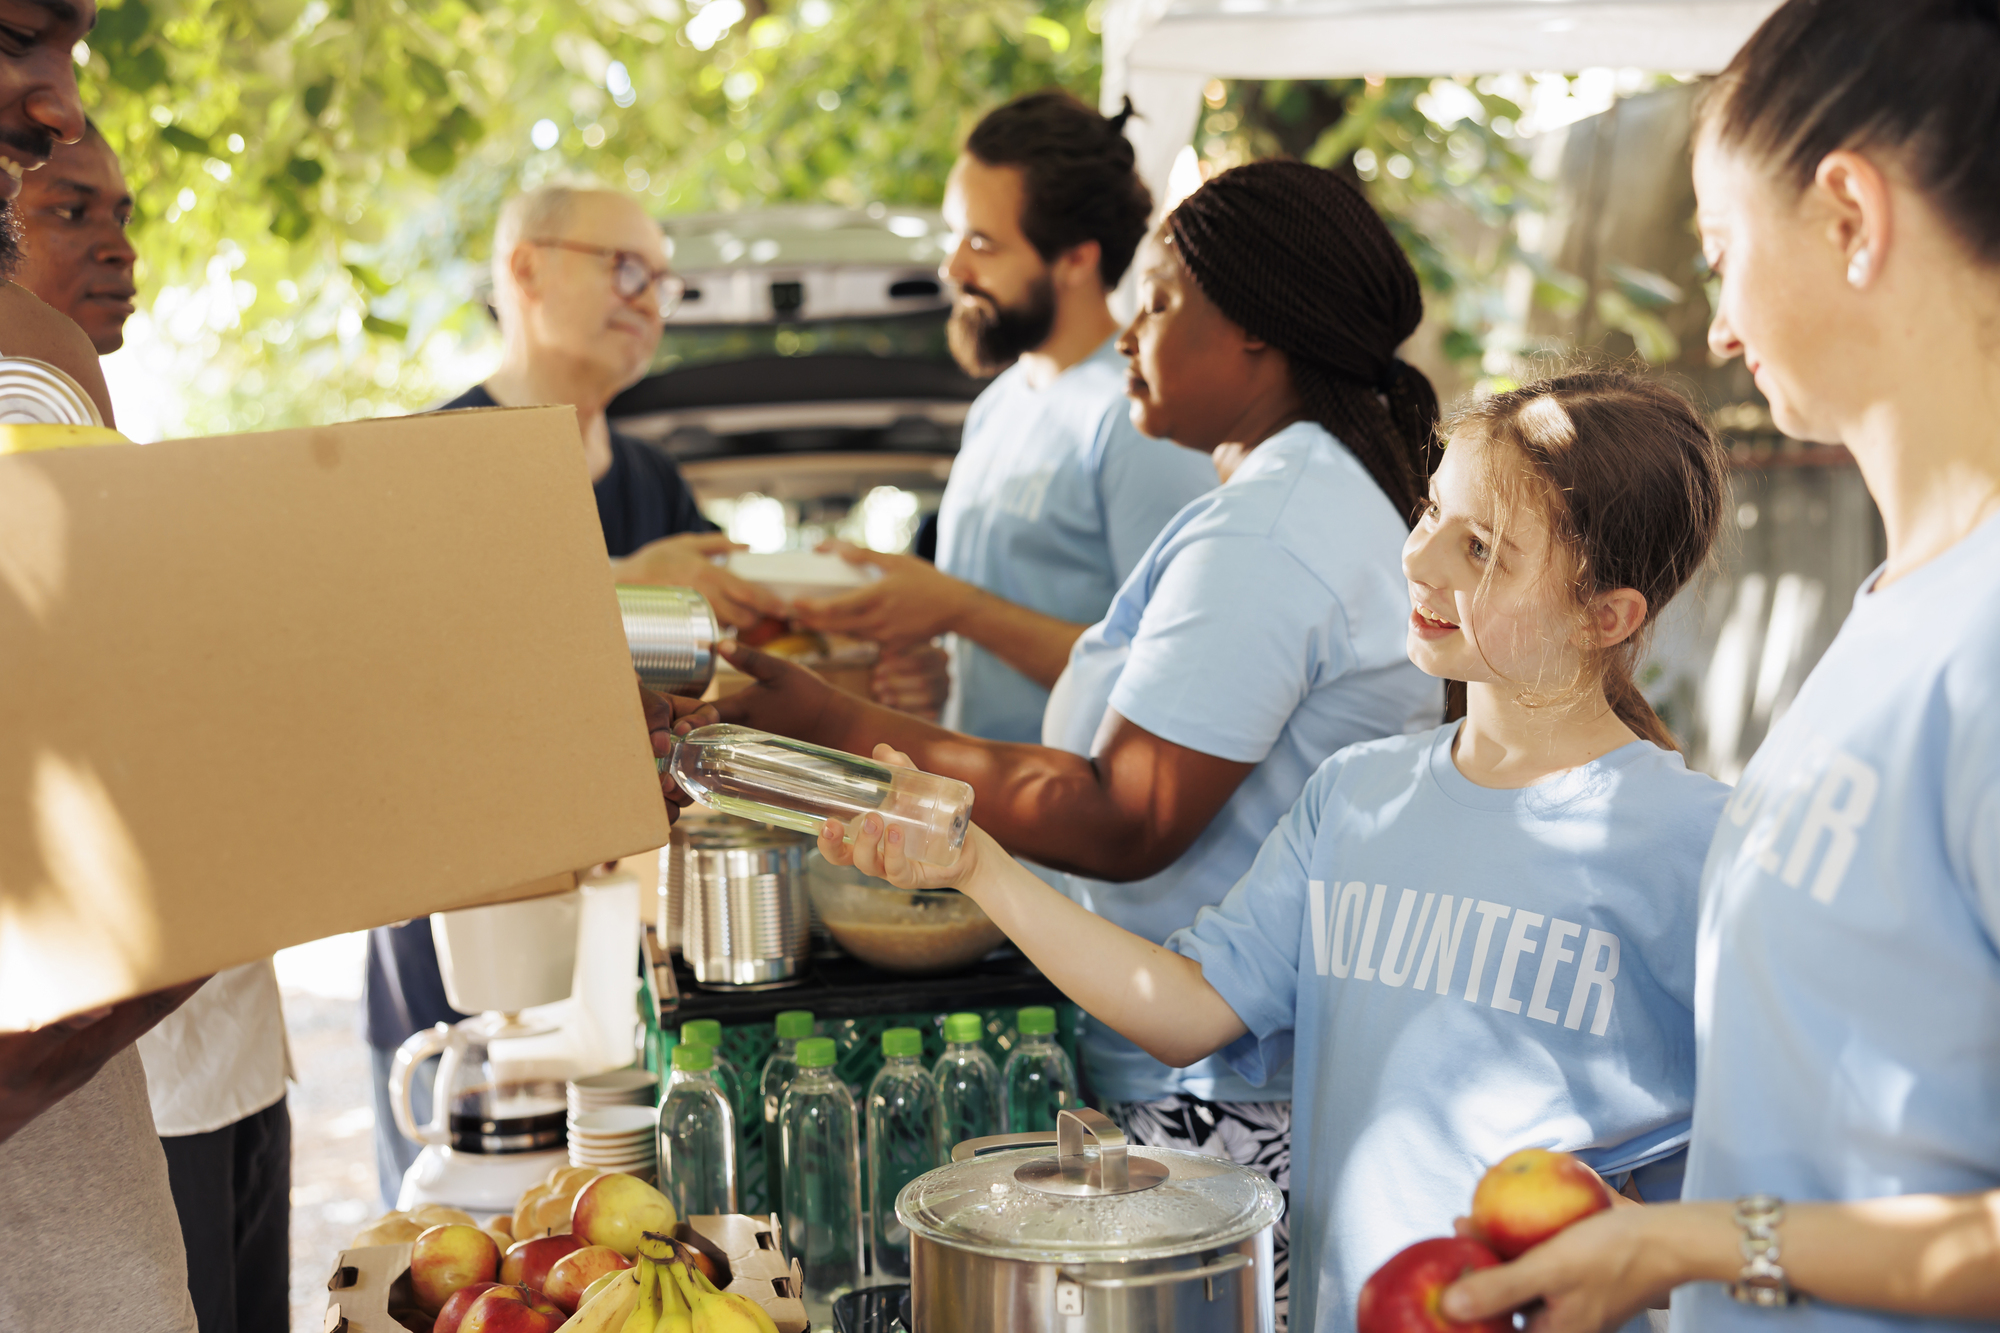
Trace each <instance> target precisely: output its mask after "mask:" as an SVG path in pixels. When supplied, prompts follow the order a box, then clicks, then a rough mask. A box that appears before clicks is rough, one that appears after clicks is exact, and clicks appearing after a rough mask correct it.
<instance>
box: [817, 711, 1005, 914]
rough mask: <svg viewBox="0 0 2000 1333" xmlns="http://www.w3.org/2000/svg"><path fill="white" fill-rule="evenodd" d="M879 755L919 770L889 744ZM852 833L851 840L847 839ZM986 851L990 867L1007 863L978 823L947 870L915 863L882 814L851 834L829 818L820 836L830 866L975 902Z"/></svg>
mask: <svg viewBox="0 0 2000 1333" xmlns="http://www.w3.org/2000/svg"><path fill="white" fill-rule="evenodd" d="M874 757H875V759H876V760H877V761H878V762H880V763H884V764H889V765H891V766H893V767H896V768H907V769H911V770H913V771H915V770H916V765H915V764H913V763H912V762H910V757H909V756H908V755H906V754H904V753H903V752H902V751H900V750H897V749H894V748H892V747H890V746H887V745H877V746H876V747H875V755H874ZM892 799H893V798H892ZM850 832H851V833H852V837H853V840H852V841H849V840H848V838H849V834H850ZM982 852H984V853H985V859H986V861H987V862H988V863H993V862H994V861H995V860H996V858H997V859H1000V860H1004V859H1006V853H1005V852H1002V851H1001V850H1000V847H999V845H998V844H997V843H995V842H994V841H993V839H992V838H991V837H989V836H987V833H986V831H985V830H984V829H982V828H980V827H979V825H977V824H972V825H970V826H968V827H967V828H966V830H965V841H964V842H963V843H962V844H960V846H959V848H958V854H957V856H956V857H955V858H954V859H953V861H952V863H951V864H950V865H943V866H939V865H928V864H926V863H924V862H922V861H914V860H911V859H910V857H909V856H908V855H907V854H906V853H905V851H904V836H903V830H902V829H901V828H898V827H895V826H893V825H889V824H888V822H887V821H886V820H884V819H883V818H882V817H881V816H880V815H875V814H870V815H864V816H862V818H861V819H860V821H859V822H858V825H857V826H856V827H854V828H853V829H851V830H850V829H849V828H848V827H847V826H845V825H843V824H842V823H841V822H840V821H839V820H837V819H829V820H827V821H826V824H825V825H824V826H823V827H822V828H821V829H820V832H819V854H820V855H821V856H823V857H825V858H826V859H827V862H828V863H829V864H831V865H837V866H853V867H854V868H855V869H856V870H859V871H860V872H861V873H862V874H864V875H873V876H874V877H875V878H877V879H886V880H888V881H889V882H890V883H891V884H894V885H895V886H896V887H897V888H899V889H962V890H965V891H966V893H967V894H968V895H970V896H972V897H973V898H975V899H977V897H978V895H977V894H976V893H974V892H973V890H972V889H971V888H970V887H969V886H970V884H971V881H972V880H973V879H974V878H975V877H976V876H977V874H978V872H979V868H980V864H981V853H982ZM981 905H982V906H984V904H983V903H982V904H981Z"/></svg>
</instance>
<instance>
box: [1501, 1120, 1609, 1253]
mask: <svg viewBox="0 0 2000 1333" xmlns="http://www.w3.org/2000/svg"><path fill="white" fill-rule="evenodd" d="M1610 1206H1611V1191H1610V1190H1608V1189H1606V1188H1605V1187H1604V1180H1603V1178H1602V1177H1601V1176H1599V1175H1598V1174H1597V1173H1596V1172H1595V1171H1593V1170H1591V1169H1590V1168H1589V1167H1587V1166H1585V1165H1584V1164H1583V1163H1582V1162H1581V1161H1579V1160H1578V1159H1576V1158H1574V1157H1572V1156H1570V1155H1569V1154H1568V1153H1566V1152H1550V1151H1548V1150H1547V1149H1546V1148H1523V1149H1521V1150H1520V1151H1519V1152H1517V1153H1511V1154H1509V1155H1508V1156H1506V1157H1504V1158H1502V1159H1501V1160H1500V1162H1499V1164H1498V1165H1496V1166H1494V1167H1491V1168H1490V1169H1488V1171H1487V1172H1486V1174H1485V1175H1483V1176H1481V1177H1480V1178H1479V1186H1478V1188H1477V1189H1475V1190H1473V1192H1472V1225H1473V1227H1474V1229H1476V1230H1477V1231H1478V1232H1479V1235H1480V1236H1481V1238H1482V1239H1484V1240H1485V1241H1486V1243H1487V1244H1488V1245H1491V1246H1492V1247H1493V1248H1494V1249H1495V1250H1496V1251H1498V1252H1499V1254H1500V1257H1501V1258H1503V1259H1513V1258H1516V1257H1518V1256H1520V1255H1523V1254H1526V1253H1527V1252H1528V1251H1529V1250H1531V1249H1533V1248H1534V1247H1535V1246H1537V1245H1540V1244H1541V1243H1542V1242H1543V1241H1545V1240H1547V1239H1548V1238H1549V1237H1550V1236H1553V1235H1555V1234H1556V1232H1558V1231H1561V1230H1562V1229H1563V1228H1564V1227H1566V1226H1569V1225H1570V1224H1571V1223H1573V1222H1578V1221H1581V1220H1582V1219H1584V1218H1586V1217H1589V1216H1590V1215H1591V1214H1592V1213H1598V1212H1602V1211H1604V1210H1605V1209H1606V1208H1609V1207H1610Z"/></svg>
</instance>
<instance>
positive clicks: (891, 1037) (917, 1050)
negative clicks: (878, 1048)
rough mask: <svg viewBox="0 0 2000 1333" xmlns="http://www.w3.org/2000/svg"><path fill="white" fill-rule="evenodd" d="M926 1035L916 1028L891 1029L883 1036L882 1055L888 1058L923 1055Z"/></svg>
mask: <svg viewBox="0 0 2000 1333" xmlns="http://www.w3.org/2000/svg"><path fill="white" fill-rule="evenodd" d="M923 1053H924V1034H923V1033H921V1032H919V1031H917V1030H916V1029H915V1028H890V1029H889V1030H888V1031H887V1032H884V1033H883V1034H882V1054H884V1055H887V1056H892V1057H893V1056H898V1055H922V1054H923Z"/></svg>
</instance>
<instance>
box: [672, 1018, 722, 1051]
mask: <svg viewBox="0 0 2000 1333" xmlns="http://www.w3.org/2000/svg"><path fill="white" fill-rule="evenodd" d="M681 1040H682V1041H698V1042H700V1043H701V1044H702V1045H704V1046H714V1047H717V1048H720V1047H721V1045H722V1024H721V1023H720V1022H718V1021H716V1020H715V1019H713V1018H690V1019H689V1020H688V1021H687V1022H685V1023H683V1024H681Z"/></svg>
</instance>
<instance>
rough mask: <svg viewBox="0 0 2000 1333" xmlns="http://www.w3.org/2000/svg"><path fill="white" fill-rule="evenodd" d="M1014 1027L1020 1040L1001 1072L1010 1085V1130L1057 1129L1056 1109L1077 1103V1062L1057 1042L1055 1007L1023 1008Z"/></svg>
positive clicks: (1008, 1130)
mask: <svg viewBox="0 0 2000 1333" xmlns="http://www.w3.org/2000/svg"><path fill="white" fill-rule="evenodd" d="M1014 1027H1015V1030H1016V1031H1018V1032H1019V1033H1020V1034H1021V1044H1020V1045H1019V1046H1016V1047H1015V1048H1014V1053H1013V1054H1012V1055H1009V1056H1008V1057H1007V1067H1006V1069H1005V1070H1003V1071H1002V1074H1001V1082H1002V1083H1003V1084H1004V1085H1005V1086H1006V1089H1007V1132H1008V1133H1009V1134H1028V1133H1032V1132H1033V1131H1035V1130H1038V1129H1054V1128H1055V1127H1056V1112H1057V1111H1073V1110H1075V1109H1076V1106H1077V1083H1076V1066H1075V1065H1073V1064H1071V1063H1070V1059H1069V1053H1068V1052H1067V1051H1065V1050H1063V1048H1062V1047H1060V1046H1058V1045H1056V1011H1055V1010H1053V1009H1051V1008H1049V1007H1048V1006H1047V1005H1034V1006H1032V1007H1030V1008H1027V1009H1023V1010H1022V1011H1021V1012H1020V1013H1019V1014H1017V1015H1015V1018H1014Z"/></svg>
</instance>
